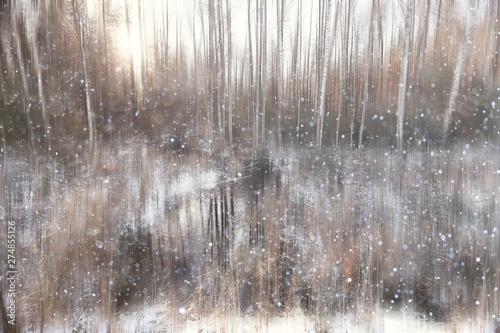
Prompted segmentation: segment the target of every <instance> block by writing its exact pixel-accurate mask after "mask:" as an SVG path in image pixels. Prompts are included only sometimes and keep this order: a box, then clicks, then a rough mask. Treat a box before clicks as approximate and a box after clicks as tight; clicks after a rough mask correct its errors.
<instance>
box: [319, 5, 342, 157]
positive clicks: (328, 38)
mask: <svg viewBox="0 0 500 333" xmlns="http://www.w3.org/2000/svg"><path fill="white" fill-rule="evenodd" d="M327 1H328V2H327V8H326V18H325V25H326V30H325V36H324V37H325V49H324V54H323V61H322V66H323V68H322V74H321V86H320V90H319V105H318V119H317V129H316V143H317V145H318V148H319V149H321V145H322V141H323V122H324V118H325V100H326V87H327V84H328V69H329V66H330V59H331V56H332V51H333V43H332V39H333V38H334V36H335V32H336V27H337V18H338V13H339V2H337V5H336V8H335V20H334V23H333V29H332V26H331V23H330V16H331V10H332V2H331V0H327Z"/></svg>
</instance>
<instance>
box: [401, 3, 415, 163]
mask: <svg viewBox="0 0 500 333" xmlns="http://www.w3.org/2000/svg"><path fill="white" fill-rule="evenodd" d="M413 1H414V0H412V1H411V2H410V4H408V5H406V4H405V3H404V2H402V5H403V6H405V7H406V8H405V9H404V10H405V13H404V15H405V23H404V24H405V28H404V36H403V56H402V62H401V69H400V74H399V87H398V110H397V119H398V122H397V139H398V145H397V147H398V151H399V153H402V152H403V127H404V118H405V100H406V81H407V77H408V62H409V61H408V59H409V47H410V45H409V44H410V29H411V21H410V20H411V19H412V8H413Z"/></svg>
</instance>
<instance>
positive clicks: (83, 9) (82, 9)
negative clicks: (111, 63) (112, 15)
mask: <svg viewBox="0 0 500 333" xmlns="http://www.w3.org/2000/svg"><path fill="white" fill-rule="evenodd" d="M72 5H73V15H74V19H75V27H76V29H77V31H78V37H79V40H78V42H79V45H80V51H81V55H82V65H83V75H84V79H85V102H86V106H87V126H88V130H89V142H94V107H93V105H92V96H91V89H92V88H91V87H92V85H91V80H90V74H89V68H88V65H87V60H88V58H87V48H86V46H85V33H84V29H85V28H86V23H85V22H84V20H85V19H86V18H87V6H86V3H85V2H80V1H79V0H73V1H72Z"/></svg>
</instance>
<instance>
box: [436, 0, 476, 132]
mask: <svg viewBox="0 0 500 333" xmlns="http://www.w3.org/2000/svg"><path fill="white" fill-rule="evenodd" d="M475 10H476V2H475V1H474V7H473V9H472V12H471V14H470V16H469V17H468V18H466V21H467V23H466V27H465V35H464V37H463V40H462V45H461V47H460V52H459V54H458V60H457V65H456V66H455V73H454V75H453V83H452V85H451V90H450V98H449V100H448V105H447V106H446V110H445V112H444V119H443V138H444V139H446V138H448V136H449V134H450V133H449V132H450V123H451V114H452V113H453V111H455V105H456V100H457V96H458V90H459V87H460V77H461V76H462V71H463V68H464V63H465V60H466V59H467V56H468V53H469V45H468V43H469V40H470V37H471V32H472V22H473V20H474V13H475Z"/></svg>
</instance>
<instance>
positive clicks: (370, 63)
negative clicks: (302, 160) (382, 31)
mask: <svg viewBox="0 0 500 333" xmlns="http://www.w3.org/2000/svg"><path fill="white" fill-rule="evenodd" d="M374 13H375V2H373V3H372V10H371V14H370V23H369V28H368V45H367V47H366V63H367V66H366V68H365V82H364V89H363V108H362V111H361V124H360V126H359V143H358V156H359V155H360V154H361V147H362V146H363V129H364V127H365V117H366V109H367V106H368V99H369V90H368V86H369V84H370V78H371V75H370V71H371V70H372V68H373V22H374Z"/></svg>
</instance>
